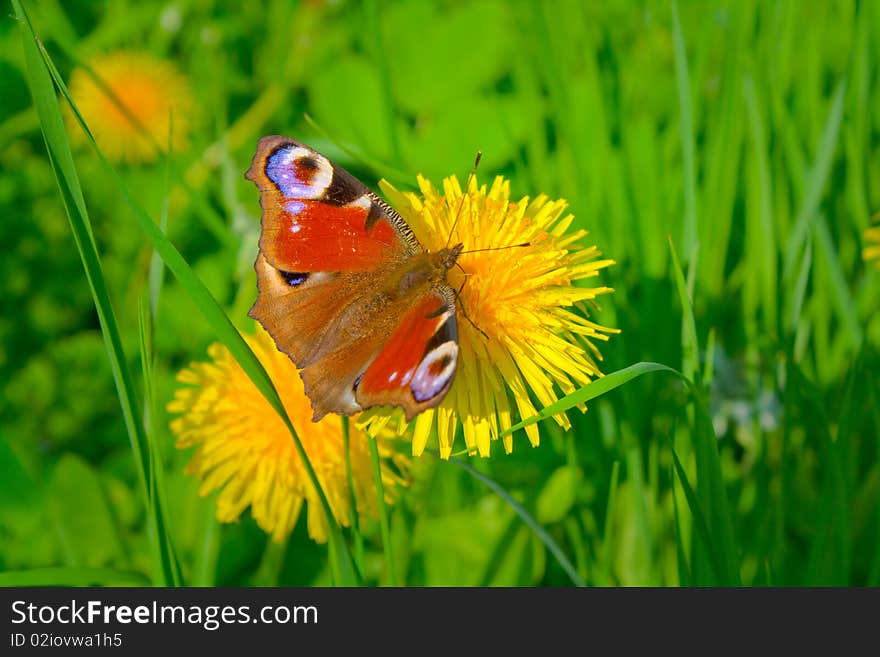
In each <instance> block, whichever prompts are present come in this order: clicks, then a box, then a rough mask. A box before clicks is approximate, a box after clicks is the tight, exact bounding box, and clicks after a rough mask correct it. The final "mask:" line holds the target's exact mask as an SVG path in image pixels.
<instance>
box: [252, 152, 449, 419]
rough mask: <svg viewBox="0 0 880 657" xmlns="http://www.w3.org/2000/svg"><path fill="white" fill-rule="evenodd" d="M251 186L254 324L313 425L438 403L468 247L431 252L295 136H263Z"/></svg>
mask: <svg viewBox="0 0 880 657" xmlns="http://www.w3.org/2000/svg"><path fill="white" fill-rule="evenodd" d="M245 177H246V178H247V179H249V180H251V181H252V182H254V183H255V184H256V186H257V187H258V188H259V190H260V205H261V207H262V210H263V214H262V228H261V233H260V245H259V246H260V249H259V254H258V255H257V260H256V263H255V265H254V268H255V269H256V272H257V286H258V294H257V300H256V303H255V304H254V305H253V307H252V308H251V310H250V313H249V315H250V316H251V317H253V318H254V319H256V320H257V321H258V322H260V324H262V325H263V327H264V328H265V329H266V330H267V331H268V332H269V334H270V335H271V336H272V338H273V340H274V341H275V344H276V345H277V347H278V348H279V350H281V351H282V352H284V353H286V354H287V355H288V356H289V357H290V358H291V360H292V361H293V362H294V364H295V365H296V366H297V368H298V369H299V373H300V376H301V377H302V380H303V383H304V385H305V391H306V394H307V395H308V397H309V399H310V400H311V403H312V409H313V411H314V416H313V418H312V419H313V420H314V421H318V420H319V419H321V418H322V417H323V416H324V415H326V414H327V413H339V414H343V415H351V414H354V413H357V412H359V411H361V410H363V409H367V408H370V407H372V406H379V405H385V404H388V405H392V406H398V407H400V408H402V409H403V410H404V412H405V414H406V418H407V420H408V421H409V420H411V419H412V418H413V417H415V416H416V415H417V414H418V413H420V412H421V411H424V410H425V409H428V408H432V407H434V406H437V405H438V404H439V403H440V402H441V401H442V400H443V398H444V397H445V396H446V393H447V392H448V391H449V388H450V386H451V385H452V381H453V378H454V376H455V369H456V363H457V358H458V328H457V323H456V305H455V302H456V296H457V292H456V290H455V289H454V288H452V287H451V286H450V285H449V283H448V282H447V274H448V272H449V270H450V269H451V268H452V267H453V266H455V264H456V260H457V259H458V257H459V255H460V254H461V252H462V248H463V247H462V245H461V244H456V245H453V246H451V247H447V248H443V249H440V250H438V251H434V252H430V251H428V250H426V249H425V248H424V247H423V246H422V245H421V244H420V243H419V241H418V239H416V236H415V234H414V233H413V231H412V229H411V228H410V227H409V225H407V223H406V221H405V220H404V219H403V217H401V216H400V215H399V214H398V213H397V212H396V211H395V210H394V209H393V208H391V206H389V205H388V204H387V203H386V202H385V201H383V200H382V199H381V198H379V197H378V196H377V195H376V194H374V193H373V192H371V191H370V190H369V189H367V187H366V186H365V185H364V184H363V183H361V182H360V181H358V180H357V178H355V177H354V176H353V175H351V174H350V173H348V172H347V171H345V170H344V169H342V168H341V167H338V166H336V165H335V164H333V162H331V161H330V160H329V159H328V158H327V157H325V156H324V155H321V154H320V153H318V152H317V151H315V150H313V149H311V148H309V147H308V146H306V145H305V144H302V143H300V142H297V141H294V140H293V139H289V138H287V137H280V136H271V137H263V138H262V139H260V141H259V144H258V145H257V150H256V153H255V154H254V158H253V162H252V163H251V167H250V169H249V170H248V172H247V173H246V174H245Z"/></svg>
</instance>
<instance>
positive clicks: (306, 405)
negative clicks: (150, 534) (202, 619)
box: [168, 328, 408, 543]
mask: <svg viewBox="0 0 880 657" xmlns="http://www.w3.org/2000/svg"><path fill="white" fill-rule="evenodd" d="M245 340H246V341H247V343H248V344H249V345H250V347H251V349H252V350H253V351H254V353H255V354H256V355H257V358H259V360H260V362H261V363H262V364H263V367H264V368H265V369H266V371H267V373H268V374H269V376H270V377H271V379H272V381H273V382H274V384H275V387H276V388H277V390H278V393H279V395H280V396H281V399H282V401H283V402H284V407H285V409H286V410H287V413H288V415H289V416H290V419H291V421H292V422H293V425H294V427H295V428H296V429H297V432H298V433H299V437H300V440H301V441H302V444H303V447H304V448H305V450H306V453H307V454H308V457H309V461H310V462H311V464H312V466H313V467H314V469H315V472H316V473H317V475H318V479H319V481H320V482H321V486H322V488H323V489H324V491H325V493H326V495H327V498H328V501H329V502H330V507H331V509H332V510H333V515H334V518H335V519H336V522H338V523H339V524H340V526H348V525H349V524H350V520H351V517H352V511H353V509H352V508H351V499H352V495H351V491H350V488H349V481H348V472H347V468H346V455H345V448H344V441H343V435H342V424H341V423H342V420H341V418H340V417H339V416H337V415H331V416H328V417H326V418H324V419H323V420H321V421H320V422H317V423H314V422H312V421H311V417H312V408H311V405H310V402H309V399H308V397H306V395H305V392H304V390H303V384H302V380H301V379H300V376H299V374H298V373H297V371H296V367H295V366H294V364H293V363H292V362H291V360H290V359H289V358H288V357H287V356H285V355H284V354H282V353H281V352H279V351H278V350H277V348H276V347H275V344H274V343H273V342H272V339H271V338H270V337H269V335H268V334H267V333H266V332H265V331H264V330H263V329H262V328H258V329H257V332H256V333H255V334H254V335H253V336H245ZM208 354H209V356H210V358H211V360H210V362H198V363H192V364H191V365H190V366H189V367H187V368H185V369H183V370H182V371H181V372H179V373H178V375H177V379H178V381H180V382H181V383H185V384H187V385H186V386H184V387H181V388H178V389H177V390H176V391H175V395H174V399H173V400H172V401H171V402H170V403H169V404H168V411H169V412H171V413H177V414H180V417H178V418H176V419H174V420H173V421H172V422H171V430H172V432H173V433H174V434H175V435H176V437H177V447H178V448H180V449H186V448H189V447H196V452H195V454H194V456H193V458H192V461H190V463H189V465H188V466H187V469H186V472H187V474H191V475H194V476H196V477H198V478H199V479H200V480H201V488H200V491H199V492H200V494H201V495H208V494H209V493H211V492H213V491H216V490H219V491H220V493H219V495H218V496H217V518H218V520H220V521H221V522H232V521H234V520H236V519H237V518H238V517H239V516H240V515H241V513H242V512H243V511H244V510H245V509H246V508H247V507H248V506H250V507H251V514H252V515H253V517H254V520H256V522H257V524H258V525H259V526H260V527H261V528H262V529H263V530H264V531H266V532H267V533H269V534H271V536H272V539H273V540H275V541H283V540H284V539H285V538H286V537H287V536H288V535H289V534H290V532H291V531H292V530H293V527H294V526H295V525H296V521H297V518H298V517H299V514H300V511H301V510H302V507H303V504H304V503H308V531H309V536H311V537H312V538H313V539H314V540H315V541H318V542H321V543H323V542H325V541H326V540H327V527H326V520H325V517H324V514H323V511H322V510H321V505H320V503H319V500H318V495H317V491H316V490H315V489H314V487H313V486H312V484H311V482H310V480H309V478H308V475H307V474H306V470H305V467H304V465H303V462H302V460H301V459H300V457H299V453H298V452H297V450H296V447H295V446H294V443H293V439H292V437H291V435H290V432H289V430H288V429H287V426H286V425H285V424H284V422H283V421H282V420H281V418H280V417H279V416H278V414H277V413H276V412H275V410H274V409H273V408H272V406H271V405H270V404H269V402H268V401H266V399H265V397H263V396H262V394H260V392H259V390H257V388H256V386H254V384H253V383H252V382H251V380H250V379H249V378H248V377H247V375H246V374H245V373H244V370H242V369H241V367H240V366H239V365H238V363H237V362H236V361H235V359H234V358H233V357H232V355H231V354H230V353H229V350H228V349H226V347H224V346H223V345H220V344H213V345H211V346H210V347H209V348H208ZM377 442H378V447H379V454H380V456H381V457H382V465H381V471H382V483H383V487H384V489H385V495H386V502H387V503H391V502H393V501H394V499H396V497H397V494H398V491H399V489H400V487H401V486H404V485H405V484H406V481H405V479H404V477H405V473H406V472H407V465H408V457H406V456H405V455H403V454H401V453H399V452H397V451H395V450H394V449H393V446H392V445H391V444H390V441H389V440H386V439H385V438H383V437H381V436H380V437H379V440H378V441H377ZM349 451H350V460H351V476H352V484H353V487H354V498H355V499H356V500H357V512H358V513H359V514H361V515H362V516H368V517H372V518H375V517H377V515H378V499H377V494H376V486H375V481H374V479H373V474H372V472H373V471H372V464H371V461H370V455H369V451H368V448H367V441H366V436H364V435H363V434H362V433H361V432H360V431H358V430H357V429H355V428H354V427H352V432H351V437H350V445H349Z"/></svg>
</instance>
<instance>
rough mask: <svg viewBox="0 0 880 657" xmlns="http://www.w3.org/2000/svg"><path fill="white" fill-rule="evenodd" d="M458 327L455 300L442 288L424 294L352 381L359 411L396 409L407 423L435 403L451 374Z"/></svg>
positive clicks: (451, 376) (449, 292) (441, 394)
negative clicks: (360, 407) (391, 406)
mask: <svg viewBox="0 0 880 657" xmlns="http://www.w3.org/2000/svg"><path fill="white" fill-rule="evenodd" d="M457 359H458V325H457V323H456V319H455V297H454V293H453V292H452V289H451V288H450V287H449V286H448V285H441V286H439V287H437V288H434V289H432V290H429V291H428V292H427V293H426V294H424V295H423V296H421V297H420V298H418V299H416V302H415V303H414V304H412V305H411V306H410V308H409V309H408V310H407V311H406V312H405V313H404V314H402V316H401V320H400V322H399V324H398V325H397V326H396V327H395V329H394V331H393V332H392V334H391V335H390V336H389V338H388V339H387V340H386V341H385V343H384V346H383V347H382V350H381V351H380V352H379V353H378V354H377V355H376V357H375V358H374V359H373V360H372V361H371V362H370V364H369V367H368V368H367V369H366V371H365V372H364V373H363V376H362V378H360V379H359V380H357V382H356V385H355V387H356V391H355V396H356V399H357V402H358V403H359V404H360V406H362V407H363V408H369V407H370V406H378V405H382V404H390V405H393V406H400V407H401V408H403V409H404V411H405V412H406V416H407V420H411V419H412V418H413V417H414V416H415V415H416V414H417V413H420V412H421V411H423V410H425V409H427V408H431V407H433V406H436V405H437V404H439V403H440V401H441V400H442V399H443V397H444V396H445V395H446V392H447V391H448V390H449V387H450V386H451V385H452V379H453V376H454V375H455V367H456V363H457Z"/></svg>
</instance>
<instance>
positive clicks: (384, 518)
mask: <svg viewBox="0 0 880 657" xmlns="http://www.w3.org/2000/svg"><path fill="white" fill-rule="evenodd" d="M367 444H368V446H369V448H370V460H371V461H372V462H373V481H375V483H376V495H377V496H378V498H379V499H378V500H377V508H378V509H379V527H380V529H381V531H382V551H383V552H384V554H385V570H386V571H387V573H388V575H387V576H388V585H389V586H397V576H396V574H395V563H394V552H393V549H392V544H391V530H390V528H389V525H388V506H387V505H386V504H385V486H383V485H382V466H381V464H380V462H379V446H378V445H377V444H376V437H375V436H372V435H370V434H367ZM355 512H357V511H355Z"/></svg>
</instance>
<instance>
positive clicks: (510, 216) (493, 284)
mask: <svg viewBox="0 0 880 657" xmlns="http://www.w3.org/2000/svg"><path fill="white" fill-rule="evenodd" d="M418 182H419V188H420V190H421V194H415V193H409V192H400V191H398V190H397V189H395V188H394V187H393V186H392V185H390V184H389V183H387V182H386V181H382V182H380V186H381V187H382V189H383V191H384V192H385V195H386V197H387V198H388V199H389V200H390V201H391V203H392V205H394V207H395V209H397V211H398V212H400V214H401V215H403V217H404V218H405V219H406V220H407V222H409V224H410V226H412V228H413V230H414V231H415V233H416V235H417V236H418V238H419V240H420V241H421V243H422V245H423V246H425V248H427V249H429V250H430V251H436V250H438V249H441V248H443V247H444V246H446V244H447V241H448V240H449V241H451V242H452V243H457V242H461V243H463V244H464V253H463V254H462V256H461V257H460V258H459V261H458V262H459V264H460V265H461V267H460V268H458V267H455V268H453V269H452V270H450V272H449V284H450V285H451V286H453V287H454V288H456V289H461V293H460V306H459V308H460V309H461V310H462V311H463V312H460V313H459V317H458V332H459V348H460V351H459V357H458V366H457V372H456V375H455V381H454V382H453V384H452V388H451V389H450V391H449V394H448V395H447V396H446V398H445V399H444V400H443V402H441V404H440V405H439V406H438V407H437V408H433V409H429V410H427V411H424V412H423V413H422V414H421V415H419V416H418V417H417V418H416V419H415V420H414V421H413V426H414V429H413V445H412V447H413V454H415V455H419V454H421V453H422V451H423V450H424V449H425V446H426V443H427V440H428V437H429V436H430V434H431V432H432V430H433V429H434V428H435V427H436V429H437V434H438V438H439V447H440V455H441V456H442V457H443V458H448V457H449V456H450V454H451V453H452V446H453V442H454V439H455V434H456V431H457V428H458V425H459V424H461V426H462V428H463V434H464V440H465V446H466V448H467V450H468V451H469V452H471V453H473V452H478V453H479V454H480V455H481V456H489V455H490V450H491V447H490V446H491V442H492V440H494V439H497V438H498V436H499V435H500V433H502V432H503V431H504V430H505V429H507V428H509V427H510V426H511V425H512V424H513V421H514V420H513V414H514V406H515V409H516V412H517V413H518V414H519V416H520V417H522V418H527V417H530V416H532V415H535V414H536V413H537V409H538V408H539V407H544V406H547V405H549V404H552V403H553V402H555V401H556V400H558V399H559V398H560V397H561V396H562V395H566V394H568V393H571V392H573V391H574V390H576V389H577V388H579V387H581V386H584V385H586V384H587V383H589V382H590V381H592V380H593V379H595V378H596V377H599V376H601V373H600V371H599V367H598V365H597V361H599V360H601V354H600V353H599V350H598V349H597V348H596V346H595V344H594V342H593V341H594V340H607V339H608V336H607V335H606V334H607V333H616V332H617V331H616V330H614V329H609V328H605V327H603V326H600V325H598V324H596V323H594V322H592V321H590V320H589V319H588V311H587V303H588V302H593V300H594V299H596V297H598V296H599V295H602V294H607V293H609V292H611V291H612V290H611V288H608V287H603V286H596V287H589V286H586V285H582V283H583V282H584V281H586V280H588V279H591V278H594V277H596V276H598V273H599V270H601V269H602V268H604V267H607V266H608V265H611V264H613V261H612V260H602V259H599V256H600V255H601V254H600V252H599V250H598V249H597V248H596V247H595V246H590V247H585V246H583V245H582V240H583V238H584V237H585V236H586V234H587V232H586V231H585V230H569V228H570V226H571V223H572V220H573V219H574V217H573V215H571V214H567V213H566V212H565V210H566V208H567V207H568V204H567V203H566V201H564V200H555V201H551V200H549V199H548V197H547V196H545V195H543V194H542V195H539V196H537V197H536V198H534V199H530V198H529V197H524V198H522V199H520V200H518V201H515V202H511V200H510V182H509V181H508V180H505V179H504V178H502V177H500V176H499V177H496V178H495V179H494V181H493V182H492V184H491V185H489V186H487V185H478V184H477V181H476V179H471V181H470V185H469V187H468V190H467V193H465V194H463V193H462V189H461V186H460V184H459V181H458V179H457V178H456V177H455V176H452V177H449V178H446V179H445V180H444V181H443V189H442V192H441V191H439V190H437V189H436V188H435V187H434V185H433V184H432V183H431V182H430V181H428V180H426V179H425V178H423V177H421V176H419V179H418ZM453 224H454V228H453ZM524 243H527V244H526V245H525V246H523V244H524ZM498 247H502V248H500V249H499V248H498ZM504 247H510V248H504ZM479 249H497V250H492V251H479V252H475V253H468V251H472V250H473V251H476V250H479ZM465 313H466V314H467V316H465ZM483 332H484V333H485V335H483ZM560 393H561V394H560ZM532 396H534V398H535V399H536V400H537V402H538V406H536V404H535V403H534V402H533V400H532ZM511 397H512V400H513V404H511ZM581 410H583V408H582V409H581ZM361 417H362V418H363V420H362V421H361V424H362V425H367V426H368V427H369V430H370V431H374V430H375V429H376V428H377V427H383V426H384V425H385V423H386V422H387V421H388V419H389V418H388V416H387V415H384V416H383V415H382V412H381V411H369V412H368V413H366V414H364V415H362V416H361ZM400 417H401V416H399V415H396V416H395V418H398V419H399V418H400ZM554 419H555V420H556V422H557V423H558V424H559V425H560V426H561V427H563V428H565V429H568V428H569V427H570V423H569V420H568V418H567V417H566V416H565V414H559V415H555V416H554ZM401 430H402V425H401ZM526 434H527V435H528V438H529V441H530V442H531V444H532V445H533V446H536V445H538V443H539V439H540V436H539V430H538V425H536V424H533V425H531V426H529V427H528V428H527V429H526ZM503 442H504V448H505V451H507V452H510V451H511V450H512V448H513V443H512V439H511V436H510V435H508V436H505V437H504V439H503Z"/></svg>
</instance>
